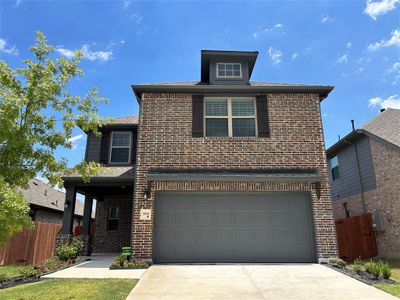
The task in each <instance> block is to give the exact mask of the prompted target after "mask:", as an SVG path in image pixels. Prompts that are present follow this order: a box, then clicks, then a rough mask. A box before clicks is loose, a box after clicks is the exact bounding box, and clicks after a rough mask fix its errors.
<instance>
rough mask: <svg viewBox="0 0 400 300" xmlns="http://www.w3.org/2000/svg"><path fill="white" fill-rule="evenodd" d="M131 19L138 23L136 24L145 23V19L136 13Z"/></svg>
mask: <svg viewBox="0 0 400 300" xmlns="http://www.w3.org/2000/svg"><path fill="white" fill-rule="evenodd" d="M130 17H131V18H132V19H133V20H134V21H135V22H136V24H140V23H142V21H143V17H142V16H141V15H140V14H139V13H134V14H133V15H131V16H130Z"/></svg>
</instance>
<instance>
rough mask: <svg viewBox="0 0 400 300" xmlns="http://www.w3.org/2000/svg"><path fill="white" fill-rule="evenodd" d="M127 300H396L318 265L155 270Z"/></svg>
mask: <svg viewBox="0 0 400 300" xmlns="http://www.w3.org/2000/svg"><path fill="white" fill-rule="evenodd" d="M127 299H134V300H144V299H157V300H160V299H174V300H179V299H185V300H188V299H202V300H203V299H218V300H227V299H239V300H246V299H252V300H258V299H271V300H275V299H284V300H288V299H301V300H312V299H318V300H321V299H335V300H336V299H346V300H348V299H360V300H361V299H362V300H367V299H371V300H372V299H373V300H380V299H382V300H383V299H387V300H390V299H392V300H396V299H397V300H398V298H395V297H393V296H391V295H389V294H387V293H385V292H382V291H380V290H378V289H375V288H374V287H371V286H369V285H366V284H364V283H362V282H360V281H357V280H355V279H352V278H350V277H348V276H346V275H343V274H341V273H339V272H336V271H334V270H332V269H329V268H328V267H325V266H322V265H317V264H256V265H248V264H243V265H240V264H235V265H225V264H222V265H154V266H152V267H151V268H150V269H149V270H148V271H147V272H146V273H145V274H144V275H143V277H142V278H141V279H140V281H139V283H138V284H137V285H136V287H135V288H134V289H133V290H132V292H131V293H130V294H129V296H128V298H127Z"/></svg>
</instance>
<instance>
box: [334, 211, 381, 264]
mask: <svg viewBox="0 0 400 300" xmlns="http://www.w3.org/2000/svg"><path fill="white" fill-rule="evenodd" d="M336 235H337V241H338V247H339V257H340V258H342V259H344V260H346V261H353V260H355V259H356V258H358V257H360V258H363V259H364V258H370V257H374V256H377V255H378V248H377V246H376V239H375V233H374V231H373V227H372V215H371V214H366V215H361V216H357V217H351V218H346V219H341V220H337V221H336Z"/></svg>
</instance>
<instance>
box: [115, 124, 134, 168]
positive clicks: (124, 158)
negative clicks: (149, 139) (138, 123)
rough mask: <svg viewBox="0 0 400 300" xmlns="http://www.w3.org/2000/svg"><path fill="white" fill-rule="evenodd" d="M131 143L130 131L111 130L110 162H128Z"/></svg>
mask: <svg viewBox="0 0 400 300" xmlns="http://www.w3.org/2000/svg"><path fill="white" fill-rule="evenodd" d="M131 145H132V134H131V132H124V131H113V132H112V134H111V147H110V149H111V151H110V163H114V164H124V163H125V164H127V163H129V162H130V159H131Z"/></svg>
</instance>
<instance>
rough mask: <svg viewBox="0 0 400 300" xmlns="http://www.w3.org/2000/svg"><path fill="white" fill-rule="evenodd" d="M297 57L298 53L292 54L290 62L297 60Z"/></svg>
mask: <svg viewBox="0 0 400 300" xmlns="http://www.w3.org/2000/svg"><path fill="white" fill-rule="evenodd" d="M298 57H299V53H298V52H294V53H293V54H292V60H295V59H296V58H298Z"/></svg>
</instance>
